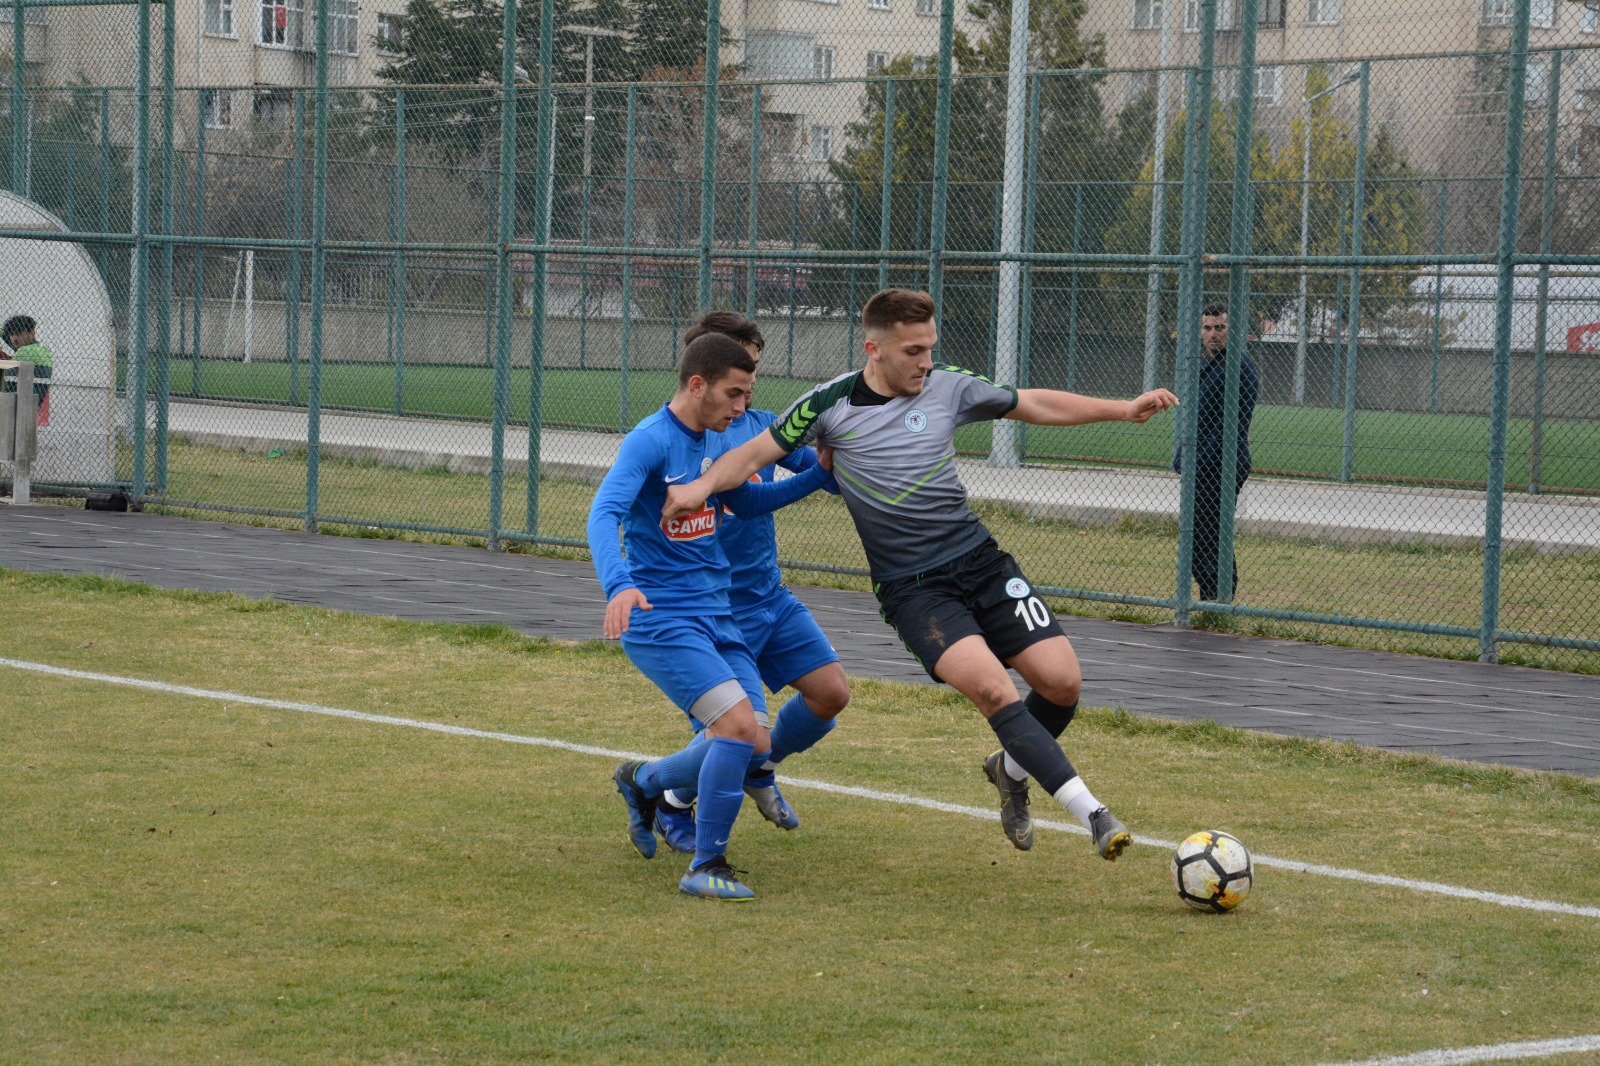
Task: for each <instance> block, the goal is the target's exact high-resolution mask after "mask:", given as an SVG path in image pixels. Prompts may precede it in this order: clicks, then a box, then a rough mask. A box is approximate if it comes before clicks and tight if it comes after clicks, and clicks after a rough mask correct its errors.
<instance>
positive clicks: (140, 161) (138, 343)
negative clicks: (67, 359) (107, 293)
mask: <svg viewBox="0 0 1600 1066" xmlns="http://www.w3.org/2000/svg"><path fill="white" fill-rule="evenodd" d="M138 18H139V27H138V30H137V37H138V43H137V46H136V47H137V48H138V53H139V54H138V58H137V60H136V66H137V70H138V73H137V75H136V81H135V84H134V133H133V292H131V293H130V294H129V308H128V310H129V313H130V315H129V317H130V318H131V319H132V325H133V330H132V334H133V335H132V337H130V338H129V345H128V347H129V349H130V351H129V353H128V354H129V357H130V358H131V360H132V364H133V365H132V367H131V368H130V369H131V371H132V373H131V374H130V375H129V380H128V387H127V390H126V391H127V394H128V416H129V422H130V423H131V428H132V430H133V486H132V488H133V495H134V497H135V498H136V499H141V500H142V499H143V498H144V494H145V446H146V428H147V427H146V426H145V413H146V403H145V396H146V393H147V391H148V383H147V379H146V373H147V372H148V363H149V358H150V335H149V329H150V319H149V310H150V0H139V15H138ZM19 24H20V20H19ZM13 80H14V81H15V80H16V79H13ZM14 163H15V161H13V164H14Z"/></svg>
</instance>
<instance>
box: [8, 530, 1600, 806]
mask: <svg viewBox="0 0 1600 1066" xmlns="http://www.w3.org/2000/svg"><path fill="white" fill-rule="evenodd" d="M0 566H6V567H10V568H12V569H17V570H32V571H40V572H50V573H68V574H82V573H95V574H106V575H114V576H117V577H123V578H127V579H129V580H132V581H141V582H146V583H148V584H152V585H159V586H163V587H166V588H185V589H206V590H215V591H231V592H237V593H241V594H242V595H245V596H252V597H271V598H274V599H279V600H284V601H287V602H290V603H301V604H313V605H317V606H322V607H332V608H337V609H339V610H344V611H355V612H359V613H362V614H374V615H391V616H395V617H399V618H408V619H416V620H427V621H445V622H474V623H486V622H498V623H503V624H505V625H507V626H510V627H512V628H513V629H516V630H518V631H520V632H523V633H528V634H533V635H546V636H551V637H557V638H562V639H567V640H587V639H591V638H594V637H598V636H600V626H601V619H602V616H603V614H604V607H605V605H604V603H603V602H602V601H601V594H600V587H599V583H598V582H597V581H596V580H595V576H594V571H593V569H592V568H591V567H590V566H589V564H587V563H581V562H566V561H561V560H555V559H541V558H534V557H530V556H523V555H504V554H495V553H490V552H487V551H483V550H481V549H477V548H466V547H450V546H443V545H432V544H414V543H409V542H405V541H388V540H367V539H359V538H351V537H338V536H319V535H316V534H308V533H298V532H292V531H286V530H278V529H261V528H256V527H250V526H238V525H229V524H224V523H220V522H202V521H193V520H189V519H184V518H173V517H168V516H162V515H151V514H139V513H127V514H117V513H111V512H100V511H84V510H79V509H76V508H70V507H58V506H30V507H5V506H0ZM795 591H796V593H797V594H798V595H799V597H800V598H801V599H802V600H804V601H805V602H806V603H807V604H808V605H809V606H810V607H811V610H812V611H813V612H814V613H815V614H816V616H817V619H818V621H819V622H820V623H821V624H822V628H823V629H824V630H825V631H826V632H827V633H828V635H829V637H830V638H832V640H833V642H834V645H835V646H836V647H837V648H838V650H839V654H840V656H841V658H843V660H844V664H845V669H846V670H847V671H849V672H850V673H851V674H852V675H854V676H858V677H876V678H887V679H893V680H899V681H912V682H927V680H928V679H927V677H926V675H924V674H923V673H922V671H921V670H920V669H919V668H918V667H917V665H916V664H915V663H914V662H913V661H912V660H911V657H910V656H909V655H908V654H907V653H906V651H905V649H904V648H902V647H901V646H900V643H899V641H898V640H897V639H896V638H895V636H894V634H893V633H892V632H891V631H890V630H889V628H888V627H887V626H886V625H885V624H884V623H883V621H882V619H880V618H879V617H878V610H877V604H876V601H875V600H874V599H873V598H872V597H871V596H870V595H867V594H865V593H858V592H843V591H838V590H834V589H813V588H804V587H802V588H797V589H796V590H795ZM3 616H4V606H3V604H0V617H3ZM1062 624H1063V625H1064V627H1065V628H1066V630H1067V634H1068V636H1070V637H1071V638H1072V643H1073V645H1074V646H1075V647H1076V648H1077V651H1078V656H1079V658H1080V659H1081V660H1082V662H1083V672H1084V685H1083V699H1084V702H1085V703H1086V704H1087V705H1091V706H1102V705H1104V706H1120V707H1125V708H1127V709H1128V710H1130V711H1133V712H1136V713H1139V714H1149V715H1155V716H1159V717H1164V718H1183V719H1204V718H1209V719H1213V720H1215V721H1218V722H1221V723H1223V724H1226V725H1231V726H1239V727H1242V728H1245V729H1256V730H1262V731H1266V732H1271V733H1279V734H1285V735H1293V736H1309V737H1329V738H1333V739H1337V740H1350V741H1354V742H1356V743H1358V744H1364V745H1368V746H1371V747H1377V748H1385V749H1389V750H1391V751H1413V752H1432V753H1436V754H1439V755H1445V756H1449V757H1451V758H1456V759H1466V760H1471V761H1475V762H1484V763H1501V764H1505V765H1509V766H1518V767H1525V768H1529V769H1540V770H1560V771H1565V772H1568V773H1575V774H1584V775H1587V776H1590V777H1600V678H1594V677H1587V676H1583V675H1577V674H1565V673H1558V672H1555V671H1548V670H1530V669H1526V668H1522V667H1514V666H1488V665H1484V664H1480V663H1468V662H1454V661H1450V660H1444V659H1430V658H1425V657H1420V656H1410V655H1394V654H1389V653H1385V652H1373V651H1361V650H1356V649H1350V648H1337V647H1328V646H1325V645H1320V644H1305V643H1300V642H1297V641H1287V640H1273V639H1266V638H1261V637H1239V636H1232V635H1228V634H1218V633H1201V632H1194V631H1186V630H1179V629H1174V628H1172V627H1171V626H1156V625H1148V626H1147V625H1134V624H1129V623H1124V622H1101V621H1094V620H1090V619H1082V618H1070V617H1069V618H1064V619H1063V620H1062ZM58 665H65V666H70V665H72V664H70V663H63V664H58Z"/></svg>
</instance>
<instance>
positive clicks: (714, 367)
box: [678, 333, 756, 389]
mask: <svg viewBox="0 0 1600 1066" xmlns="http://www.w3.org/2000/svg"><path fill="white" fill-rule="evenodd" d="M734 370H743V371H744V372H745V373H747V374H754V373H755V372H756V361H755V359H754V358H753V357H752V356H751V355H750V353H749V352H747V351H745V350H744V345H742V344H740V343H739V342H738V341H736V340H734V339H733V338H732V337H730V336H728V335H727V334H726V333H706V334H702V335H701V336H699V337H696V338H695V339H694V340H692V341H690V342H689V346H688V347H687V348H685V349H684V350H683V360H682V361H681V362H679V363H678V387H679V388H680V389H681V388H683V387H685V386H687V385H688V384H689V379H690V378H692V377H700V378H703V379H705V383H706V384H707V385H715V384H716V383H717V382H719V381H721V380H722V379H723V378H725V377H727V376H728V374H729V372H731V371H734Z"/></svg>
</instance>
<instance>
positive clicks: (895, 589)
mask: <svg viewBox="0 0 1600 1066" xmlns="http://www.w3.org/2000/svg"><path fill="white" fill-rule="evenodd" d="M861 317H862V323H863V325H864V326H865V327H866V334H867V339H866V344H865V348H866V354H867V362H866V365H865V366H864V367H863V368H862V369H861V370H858V371H852V372H850V373H847V374H842V375H840V376H839V377H837V378H835V379H833V380H832V381H829V382H825V383H823V384H822V385H819V386H817V387H816V388H814V389H812V390H811V391H810V392H808V393H806V394H805V395H804V396H802V397H800V398H799V399H798V400H796V401H795V402H794V404H793V405H792V406H791V407H790V408H789V410H788V411H787V412H785V413H784V415H783V417H781V418H780V419H779V420H778V421H777V422H776V423H774V424H773V426H772V428H771V430H770V431H769V432H768V433H766V434H764V435H762V436H758V437H755V438H753V439H752V440H750V441H748V442H747V443H745V444H743V445H741V446H739V447H738V448H737V449H734V450H733V451H731V452H729V453H727V455H726V456H724V457H723V458H721V459H719V460H718V461H717V462H716V463H715V464H714V465H713V466H712V468H711V469H710V471H709V472H708V473H707V474H705V475H703V476H702V477H700V478H698V479H695V480H694V481H692V482H688V483H679V484H674V485H673V486H671V488H670V489H669V490H668V492H667V493H666V495H667V497H668V506H667V507H666V508H665V509H664V510H663V512H662V516H663V518H665V519H671V518H672V517H673V516H674V515H679V514H682V513H685V512H686V511H687V512H693V511H695V510H697V509H698V508H700V507H701V506H702V505H703V503H704V501H705V499H706V498H707V496H708V495H709V494H711V493H714V492H716V491H718V490H719V489H722V488H726V487H730V486H736V485H739V484H741V483H742V482H743V481H744V480H745V478H747V477H748V476H749V475H750V473H752V472H753V471H755V470H758V469H760V468H762V467H763V466H765V465H767V464H768V463H771V462H774V461H776V460H777V459H779V458H781V457H782V456H783V455H784V454H786V453H788V452H792V451H793V450H794V449H796V448H797V447H799V446H800V445H802V444H805V443H807V442H815V443H817V444H818V445H822V446H831V447H832V448H833V449H834V454H833V468H834V474H835V476H836V477H837V478H838V481H839V488H840V492H841V494H842V495H843V496H844V501H845V505H846V506H847V507H848V508H849V511H850V517H851V519H852V520H853V521H854V523H855V526H856V532H857V533H858V534H859V535H860V537H861V544H862V547H864V548H865V549H866V553H867V562H868V564H869V566H870V568H871V572H872V582H873V591H874V592H875V593H876V594H877V597H878V602H879V605H880V607H881V608H882V611H883V616H884V618H885V620H887V621H888V622H889V624H890V625H892V626H893V627H894V628H895V631H896V632H897V633H898V634H899V635H900V638H901V640H903V641H904V642H905V645H906V647H907V648H908V649H909V650H910V651H911V653H912V654H913V655H915V656H916V657H917V659H918V661H919V662H921V663H922V665H923V668H924V669H926V670H927V671H928V673H929V674H930V675H931V676H932V677H933V678H934V679H935V680H938V681H942V682H944V683H945V684H948V685H950V686H951V687H952V688H954V689H956V690H957V691H959V692H961V694H962V695H964V696H966V697H967V698H968V699H970V700H971V701H972V702H973V704H974V705H975V706H976V707H977V709H978V711H979V713H980V714H982V715H983V717H984V718H985V719H986V720H987V721H988V724H989V726H990V728H991V729H993V730H994V733H995V735H996V737H997V738H998V739H999V741H1000V745H1001V750H1000V751H997V752H995V753H994V754H993V755H991V756H990V757H989V758H988V759H987V760H985V762H984V773H985V775H986V776H987V777H988V778H989V780H990V781H991V782H992V783H993V784H994V785H995V787H996V789H997V790H998V791H999V794H1000V814H1001V825H1002V828H1003V829H1004V831H1005V833H1006V836H1007V837H1008V838H1009V839H1010V840H1011V842H1012V844H1013V845H1014V846H1016V847H1017V848H1019V849H1022V850H1027V849H1028V848H1031V847H1032V846H1033V821H1032V818H1031V815H1030V813H1029V810H1028V783H1027V782H1028V779H1029V778H1030V777H1032V778H1033V779H1034V780H1035V781H1037V782H1038V783H1039V784H1041V785H1042V786H1044V788H1045V790H1046V791H1048V792H1049V793H1050V794H1051V795H1052V796H1054V797H1055V799H1056V800H1057V801H1058V802H1060V803H1061V804H1062V805H1063V806H1064V807H1066V808H1067V809H1068V810H1070V811H1071V812H1072V813H1073V814H1074V815H1076V816H1077V818H1078V819H1079V820H1080V821H1081V822H1082V823H1083V825H1084V827H1085V828H1086V829H1087V830H1088V831H1089V835H1090V838H1091V840H1092V841H1093V842H1094V846H1095V849H1096V850H1097V851H1098V852H1099V854H1100V855H1101V857H1103V858H1105V859H1112V860H1114V859H1116V858H1117V856H1118V855H1120V854H1121V853H1122V851H1123V849H1124V848H1126V847H1127V845H1128V844H1129V842H1130V841H1131V840H1132V837H1131V835H1130V834H1129V833H1128V830H1127V827H1126V826H1124V825H1123V824H1122V822H1121V821H1119V820H1118V819H1117V818H1116V817H1115V816H1114V815H1113V814H1112V813H1111V812H1110V811H1109V810H1107V809H1106V807H1105V805H1103V804H1102V803H1100V801H1099V800H1098V799H1096V798H1095V796H1094V794H1093V793H1091V792H1090V791H1089V789H1088V786H1087V785H1085V784H1084V782H1083V779H1082V778H1081V777H1080V776H1079V774H1078V772H1077V770H1076V769H1075V768H1074V767H1073V765H1072V763H1071V761H1070V760H1069V759H1068V758H1067V756H1066V753H1065V752H1063V751H1062V750H1061V745H1060V743H1059V741H1058V738H1059V737H1060V736H1061V734H1062V732H1063V731H1064V730H1065V729H1066V727H1067V725H1068V723H1070V722H1071V721H1072V718H1073V715H1074V714H1075V713H1076V711H1077V705H1078V695H1079V691H1080V689H1081V687H1082V683H1083V680H1082V677H1083V675H1082V671H1081V668H1080V667H1079V665H1078V659H1077V656H1076V655H1075V654H1074V652H1073V650H1072V645H1071V644H1070V643H1069V642H1068V640H1067V638H1066V636H1065V634H1063V633H1062V632H1061V627H1060V624H1059V623H1058V622H1057V621H1056V618H1055V615H1054V614H1053V613H1052V612H1051V610H1050V608H1049V606H1048V605H1047V604H1046V603H1045V602H1044V600H1043V599H1042V598H1041V597H1040V596H1039V595H1038V593H1037V592H1036V591H1035V590H1034V588H1033V586H1032V585H1031V584H1030V583H1029V582H1028V580H1027V579H1026V577H1024V576H1023V574H1022V571H1021V569H1020V568H1019V567H1018V566H1017V563H1016V560H1014V559H1013V558H1012V557H1011V556H1010V555H1009V554H1007V553H1006V552H1003V551H1001V550H1000V548H999V547H998V546H997V545H996V544H995V542H994V538H993V537H992V536H990V534H989V531H988V529H987V528H985V527H984V525H983V522H982V521H981V520H980V519H979V518H978V516H977V515H976V514H974V513H973V512H972V509H971V507H970V506H969V505H968V503H967V493H966V489H965V488H964V487H963V486H962V484H961V482H960V479H959V478H958V477H957V475H956V469H955V431H956V429H957V428H958V427H960V426H962V425H966V424H968V423H972V422H977V421H980V420H988V419H997V418H1011V419H1016V420H1018V421H1022V422H1029V423H1032V424H1034V425H1047V426H1076V425H1084V424H1087V423H1091V422H1109V421H1125V422H1145V421H1148V420H1149V419H1150V417H1151V416H1152V415H1154V414H1156V413H1157V412H1159V411H1164V410H1166V409H1168V408H1170V407H1172V406H1174V405H1175V404H1177V402H1178V399H1177V397H1176V396H1174V395H1172V393H1170V392H1168V391H1167V390H1166V389H1154V390H1152V391H1150V392H1147V393H1145V394H1143V395H1141V396H1138V397H1136V398H1135V399H1133V400H1130V401H1118V400H1102V399H1096V398H1094V397H1090V396H1079V395H1077V394H1075V393H1069V392H1058V391H1055V390H1051V389H1021V390H1018V389H1015V388H1012V387H1010V386H1003V385H997V384H995V383H994V382H991V381H989V380H987V379H986V378H983V377H981V376H979V375H977V374H973V373H970V372H968V371H965V370H962V369H960V368H959V367H953V366H943V365H939V364H936V363H934V361H933V349H934V345H935V344H936V343H937V342H938V331H937V328H936V326H935V323H934V318H935V307H934V303H933V299H932V298H931V297H930V296H929V295H928V294H927V293H922V292H910V291H907V290H904V289H885V290H884V291H882V292H880V293H877V294H876V295H874V296H873V297H872V298H871V299H870V300H868V301H867V304H866V306H865V307H864V308H863V309H862V315H861ZM1008 666H1009V667H1012V668H1013V669H1015V670H1016V671H1017V672H1018V673H1019V674H1021V675H1022V677H1023V679H1024V680H1026V681H1027V682H1028V685H1029V687H1030V688H1031V689H1032V691H1031V692H1030V694H1029V695H1028V697H1027V699H1026V700H1024V699H1022V697H1021V696H1020V695H1019V694H1018V691H1017V688H1016V685H1015V684H1014V683H1013V682H1012V680H1011V677H1010V675H1009V674H1008V673H1007V672H1006V667H1008Z"/></svg>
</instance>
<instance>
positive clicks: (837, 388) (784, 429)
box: [772, 370, 861, 452]
mask: <svg viewBox="0 0 1600 1066" xmlns="http://www.w3.org/2000/svg"><path fill="white" fill-rule="evenodd" d="M860 377H861V371H859V370H857V371H856V372H855V373H853V374H846V375H844V376H843V377H840V378H835V379H834V380H833V381H830V382H828V383H827V384H825V385H819V386H818V387H817V388H815V389H813V390H812V391H810V392H808V393H806V394H805V395H804V396H802V397H800V398H799V399H798V400H796V401H795V402H794V404H793V406H791V407H790V408H789V409H788V410H787V411H785V412H784V413H783V417H782V418H779V419H778V420H777V421H776V422H774V423H772V439H773V440H775V441H777V442H778V445H779V446H780V447H781V448H783V450H784V451H786V452H792V451H794V450H795V449H796V448H798V447H800V442H801V441H802V440H804V439H805V436H806V433H807V432H809V431H810V429H811V425H812V423H814V422H815V421H816V420H817V419H818V418H821V417H822V413H823V412H824V411H826V410H827V409H828V408H830V407H832V406H833V405H834V404H836V403H838V402H839V401H841V400H846V399H849V398H850V393H851V391H852V390H854V389H855V387H856V380H857V379H858V378H860Z"/></svg>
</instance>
